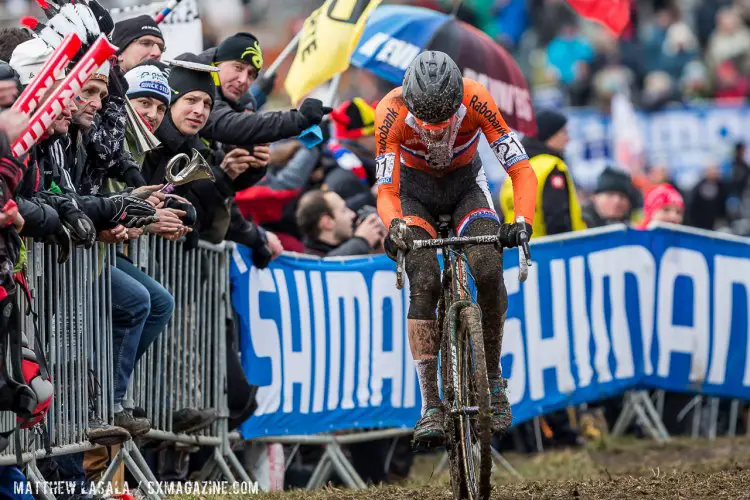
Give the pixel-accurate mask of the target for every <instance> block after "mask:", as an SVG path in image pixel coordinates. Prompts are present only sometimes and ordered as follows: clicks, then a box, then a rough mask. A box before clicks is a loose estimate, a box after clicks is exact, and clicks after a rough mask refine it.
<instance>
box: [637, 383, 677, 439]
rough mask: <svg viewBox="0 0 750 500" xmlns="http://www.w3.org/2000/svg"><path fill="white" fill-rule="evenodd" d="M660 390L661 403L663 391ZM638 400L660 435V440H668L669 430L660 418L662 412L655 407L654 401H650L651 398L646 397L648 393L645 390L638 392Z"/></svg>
mask: <svg viewBox="0 0 750 500" xmlns="http://www.w3.org/2000/svg"><path fill="white" fill-rule="evenodd" d="M661 392H662V404H663V402H664V399H663V396H664V391H661ZM640 400H641V403H642V405H643V409H644V410H645V411H646V413H647V414H648V416H649V417H650V418H651V421H652V422H653V424H654V427H656V430H657V431H658V432H659V434H660V435H661V438H662V440H663V441H669V440H670V439H671V437H670V436H669V431H668V430H667V428H666V427H665V426H664V422H663V421H662V419H661V415H662V414H661V413H660V412H659V411H658V410H657V409H656V407H654V403H653V402H652V401H651V398H649V397H648V393H647V392H646V391H641V392H640Z"/></svg>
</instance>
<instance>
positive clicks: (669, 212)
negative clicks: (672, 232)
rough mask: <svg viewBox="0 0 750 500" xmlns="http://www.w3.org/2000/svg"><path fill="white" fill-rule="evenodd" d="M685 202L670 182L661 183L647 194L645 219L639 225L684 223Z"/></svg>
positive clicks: (644, 227) (644, 208)
mask: <svg viewBox="0 0 750 500" xmlns="http://www.w3.org/2000/svg"><path fill="white" fill-rule="evenodd" d="M684 214H685V202H684V201H683V199H682V195H681V194H680V192H679V191H677V190H676V189H675V188H674V187H672V186H671V185H669V184H660V185H658V186H657V187H655V188H654V189H652V190H651V191H649V193H648V194H647V195H646V200H645V201H644V203H643V220H642V221H641V222H640V223H639V224H638V225H637V227H638V228H639V229H646V228H647V227H648V226H649V224H651V222H669V223H670V224H682V219H683V216H684Z"/></svg>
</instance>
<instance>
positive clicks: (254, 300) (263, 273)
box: [247, 267, 282, 415]
mask: <svg viewBox="0 0 750 500" xmlns="http://www.w3.org/2000/svg"><path fill="white" fill-rule="evenodd" d="M247 276H248V280H250V293H249V294H248V300H249V301H250V304H249V309H250V339H251V340H252V342H253V350H255V354H256V355H257V356H258V357H259V358H269V359H270V361H271V383H270V384H268V385H264V386H261V387H260V388H258V393H257V399H258V409H257V410H256V412H255V414H256V415H266V414H269V413H275V412H276V411H277V410H278V409H279V406H280V403H281V381H282V380H281V346H280V345H279V330H278V328H277V327H276V322H275V321H274V320H272V319H263V318H261V317H260V292H276V285H275V284H274V281H273V276H272V275H271V271H270V270H269V269H262V270H259V269H258V268H256V267H253V268H252V269H251V270H250V273H248V274H247Z"/></svg>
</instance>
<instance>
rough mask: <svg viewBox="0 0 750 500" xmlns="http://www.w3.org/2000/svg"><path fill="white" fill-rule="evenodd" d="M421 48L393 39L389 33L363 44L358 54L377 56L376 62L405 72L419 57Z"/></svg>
mask: <svg viewBox="0 0 750 500" xmlns="http://www.w3.org/2000/svg"><path fill="white" fill-rule="evenodd" d="M420 50H421V49H420V48H419V47H417V46H416V45H414V44H411V43H409V42H405V41H403V40H399V39H398V38H393V37H391V36H389V35H388V34H387V33H376V34H375V35H373V36H372V37H371V38H370V39H369V40H367V41H366V42H365V43H363V44H362V46H361V47H360V48H359V50H358V51H357V52H359V53H360V54H362V55H363V56H365V57H372V56H373V55H375V54H376V53H377V55H375V60H376V61H379V62H384V63H386V64H389V65H391V66H393V67H394V68H399V69H401V70H405V69H406V68H407V67H408V66H409V63H411V62H412V61H413V60H414V58H415V57H417V56H418V55H419V52H420Z"/></svg>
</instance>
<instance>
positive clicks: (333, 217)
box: [297, 189, 388, 257]
mask: <svg viewBox="0 0 750 500" xmlns="http://www.w3.org/2000/svg"><path fill="white" fill-rule="evenodd" d="M363 212H366V210H364V211H363ZM361 215H362V216H363V217H360V219H361V220H360V222H359V223H358V224H357V228H356V229H354V226H353V223H354V220H355V218H356V217H357V214H355V213H354V212H353V211H352V210H351V209H349V208H348V207H347V206H346V202H344V200H343V198H341V196H339V195H338V194H336V193H334V192H333V191H321V190H319V189H315V190H312V191H308V192H307V193H305V194H304V195H303V196H302V198H300V201H299V205H298V207H297V224H298V225H299V228H300V231H301V232H302V234H303V235H304V243H305V249H306V250H307V253H309V254H313V255H319V256H321V257H343V256H348V255H364V254H369V253H373V251H382V246H383V240H384V239H385V236H386V234H387V232H388V231H387V230H386V228H385V226H384V225H383V223H382V222H381V221H380V217H378V214H377V213H376V212H375V211H374V210H373V211H372V212H371V213H370V214H368V215H366V214H365V213H362V214H361Z"/></svg>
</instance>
